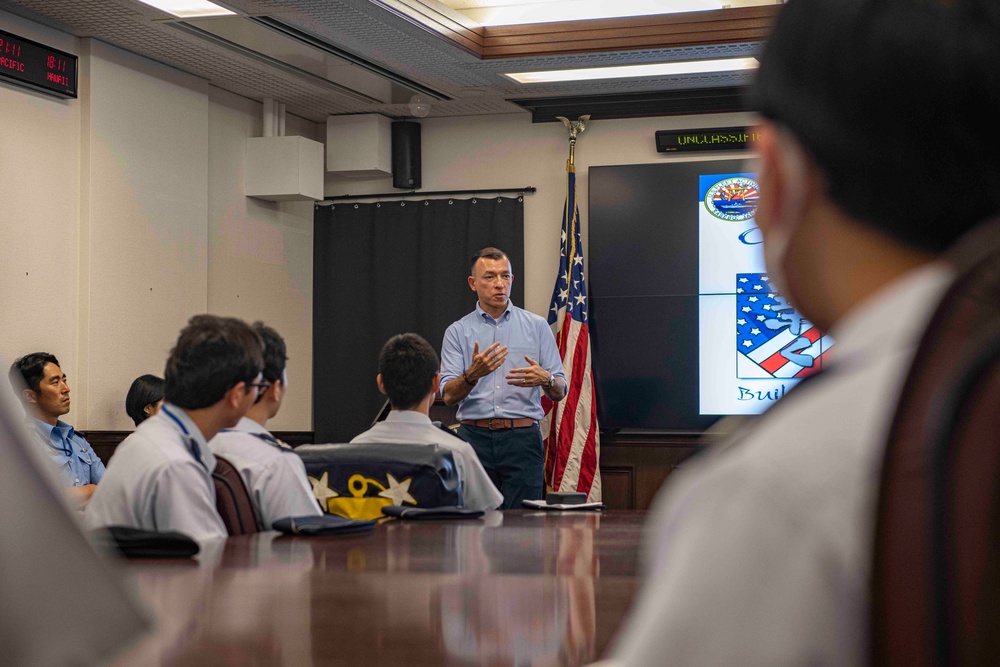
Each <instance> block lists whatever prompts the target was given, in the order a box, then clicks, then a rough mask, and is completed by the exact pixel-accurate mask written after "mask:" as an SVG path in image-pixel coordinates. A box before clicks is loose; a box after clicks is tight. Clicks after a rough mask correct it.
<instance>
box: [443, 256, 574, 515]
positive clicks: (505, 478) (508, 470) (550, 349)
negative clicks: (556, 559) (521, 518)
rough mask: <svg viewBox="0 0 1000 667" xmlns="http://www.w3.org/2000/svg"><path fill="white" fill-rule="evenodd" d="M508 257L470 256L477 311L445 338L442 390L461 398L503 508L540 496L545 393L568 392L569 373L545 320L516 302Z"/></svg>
mask: <svg viewBox="0 0 1000 667" xmlns="http://www.w3.org/2000/svg"><path fill="white" fill-rule="evenodd" d="M513 280H514V276H513V273H512V271H511V268H510V259H509V258H508V257H507V255H506V254H504V252H503V251H501V250H498V249H497V248H483V249H482V250H480V251H479V252H477V253H476V254H475V255H473V257H472V270H471V275H470V276H469V288H470V289H471V290H472V291H473V292H475V293H476V295H477V296H478V297H479V302H478V303H477V304H476V309H475V310H474V311H473V312H471V313H469V314H468V315H466V316H465V317H463V318H462V319H460V320H458V321H457V322H455V323H453V324H452V325H451V326H450V327H448V330H447V331H445V333H444V342H443V343H442V344H441V395H442V397H443V398H444V402H445V404H447V405H454V404H455V403H459V407H458V419H459V421H460V422H461V426H459V429H458V436H459V437H460V438H462V439H463V440H466V441H467V442H468V443H469V444H471V445H472V448H473V449H474V450H476V454H477V455H478V456H479V460H480V462H482V464H483V467H484V468H486V472H487V474H489V476H490V479H491V480H492V481H493V484H494V485H495V486H496V487H497V488H498V489H500V492H501V493H502V494H503V506H502V509H515V508H518V507H521V501H522V500H537V499H540V498H542V496H543V492H544V490H545V489H544V482H543V474H542V466H543V458H544V455H543V445H542V434H541V431H540V430H539V428H538V420H540V419H541V418H542V416H543V412H542V404H541V394H542V392H543V391H544V392H545V395H546V396H548V397H549V399H551V400H553V401H561V400H562V399H563V397H564V396H566V376H565V374H564V373H563V367H562V361H561V360H560V358H559V350H558V348H557V347H556V341H555V338H554V337H553V336H552V331H551V330H550V329H549V325H548V324H547V323H546V321H545V320H544V319H542V318H541V317H539V316H538V315H535V314H534V313H529V312H527V311H525V310H522V309H521V308H518V307H516V306H514V305H513V304H512V303H511V302H510V287H511V284H512V283H513Z"/></svg>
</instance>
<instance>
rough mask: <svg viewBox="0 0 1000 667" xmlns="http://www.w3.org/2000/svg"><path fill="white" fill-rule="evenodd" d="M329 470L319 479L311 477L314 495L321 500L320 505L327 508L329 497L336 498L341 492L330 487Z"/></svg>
mask: <svg viewBox="0 0 1000 667" xmlns="http://www.w3.org/2000/svg"><path fill="white" fill-rule="evenodd" d="M329 475H330V473H329V472H326V471H324V472H323V476H322V477H320V478H319V479H316V478H315V477H310V478H309V479H310V480H312V483H313V495H314V496H316V500H318V501H319V504H320V506H321V507H322V508H323V509H324V510H325V509H326V501H327V498H336V497H337V496H339V495H340V494H339V493H337V492H336V491H334V490H333V489H331V488H330V481H329Z"/></svg>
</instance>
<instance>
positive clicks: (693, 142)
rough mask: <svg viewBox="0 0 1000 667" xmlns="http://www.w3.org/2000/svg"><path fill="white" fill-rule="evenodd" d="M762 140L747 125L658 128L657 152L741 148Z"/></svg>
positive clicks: (757, 133) (756, 132)
mask: <svg viewBox="0 0 1000 667" xmlns="http://www.w3.org/2000/svg"><path fill="white" fill-rule="evenodd" d="M759 140H760V133H759V132H758V131H756V130H748V129H747V128H745V127H717V128H713V129H710V130H680V131H674V130H658V131H657V132H656V152H658V153H675V152H676V153H681V152H701V151H732V150H741V149H744V148H747V147H748V146H751V145H752V144H754V143H756V142H757V141H759Z"/></svg>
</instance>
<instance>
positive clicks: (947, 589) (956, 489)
mask: <svg viewBox="0 0 1000 667" xmlns="http://www.w3.org/2000/svg"><path fill="white" fill-rule="evenodd" d="M950 255H951V257H950V259H951V260H952V261H953V263H954V264H955V265H956V267H957V269H958V271H959V273H958V278H957V279H956V281H955V282H954V283H953V285H952V286H951V287H950V288H949V289H948V291H947V293H946V294H945V296H944V298H943V299H942V300H941V302H940V304H939V305H938V307H937V310H936V311H935V313H934V315H933V316H932V318H931V321H930V323H929V325H928V327H927V330H926V332H925V334H924V337H923V339H922V340H921V343H920V345H919V348H918V351H917V353H916V355H915V361H914V363H913V365H912V367H911V369H910V371H909V374H908V377H907V379H906V381H905V383H904V388H903V390H902V392H901V397H900V401H899V405H898V407H897V410H896V413H895V416H894V419H893V423H892V426H891V428H890V433H889V437H888V441H887V445H886V451H885V458H884V463H883V469H882V479H881V486H880V491H879V498H878V505H877V510H876V527H875V541H874V554H873V555H874V560H873V570H872V614H871V627H872V663H873V664H874V665H876V666H879V667H881V666H897V665H898V666H900V667H902V666H904V665H905V666H906V667H922V666H928V667H929V666H938V667H945V666H950V665H959V664H961V665H998V664H1000V226H998V224H997V223H992V224H990V225H989V226H985V227H983V228H981V229H980V230H977V231H976V232H974V233H973V235H972V237H971V238H967V239H965V240H964V241H963V242H962V243H961V244H960V245H959V246H957V247H956V249H955V250H953V251H952V252H951V253H950Z"/></svg>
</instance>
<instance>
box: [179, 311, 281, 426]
mask: <svg viewBox="0 0 1000 667" xmlns="http://www.w3.org/2000/svg"><path fill="white" fill-rule="evenodd" d="M263 368H264V342H263V341H262V340H261V339H260V335H259V334H258V333H257V332H256V331H254V330H253V329H252V328H250V325H249V324H247V323H246V322H244V321H243V320H238V319H236V318H235V317H218V316H216V315H195V316H194V317H192V318H191V319H190V320H189V321H188V325H187V326H186V327H184V328H183V329H181V333H180V336H179V337H178V338H177V344H176V345H174V348H173V349H172V350H170V357H169V358H168V359H167V367H166V369H165V370H164V372H163V379H164V387H163V389H164V391H163V396H164V398H165V399H166V400H167V401H169V402H171V403H173V404H174V405H176V406H178V407H181V408H184V409H186V410H198V409H201V408H207V407H209V406H211V405H214V404H216V403H218V402H219V401H220V400H222V398H223V396H225V395H226V392H227V391H229V390H230V389H232V388H233V387H234V386H235V385H236V384H238V383H240V382H245V383H247V384H248V385H249V384H250V383H251V382H253V381H254V380H255V379H256V377H257V375H258V374H259V373H260V372H261V370H262V369H263Z"/></svg>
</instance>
